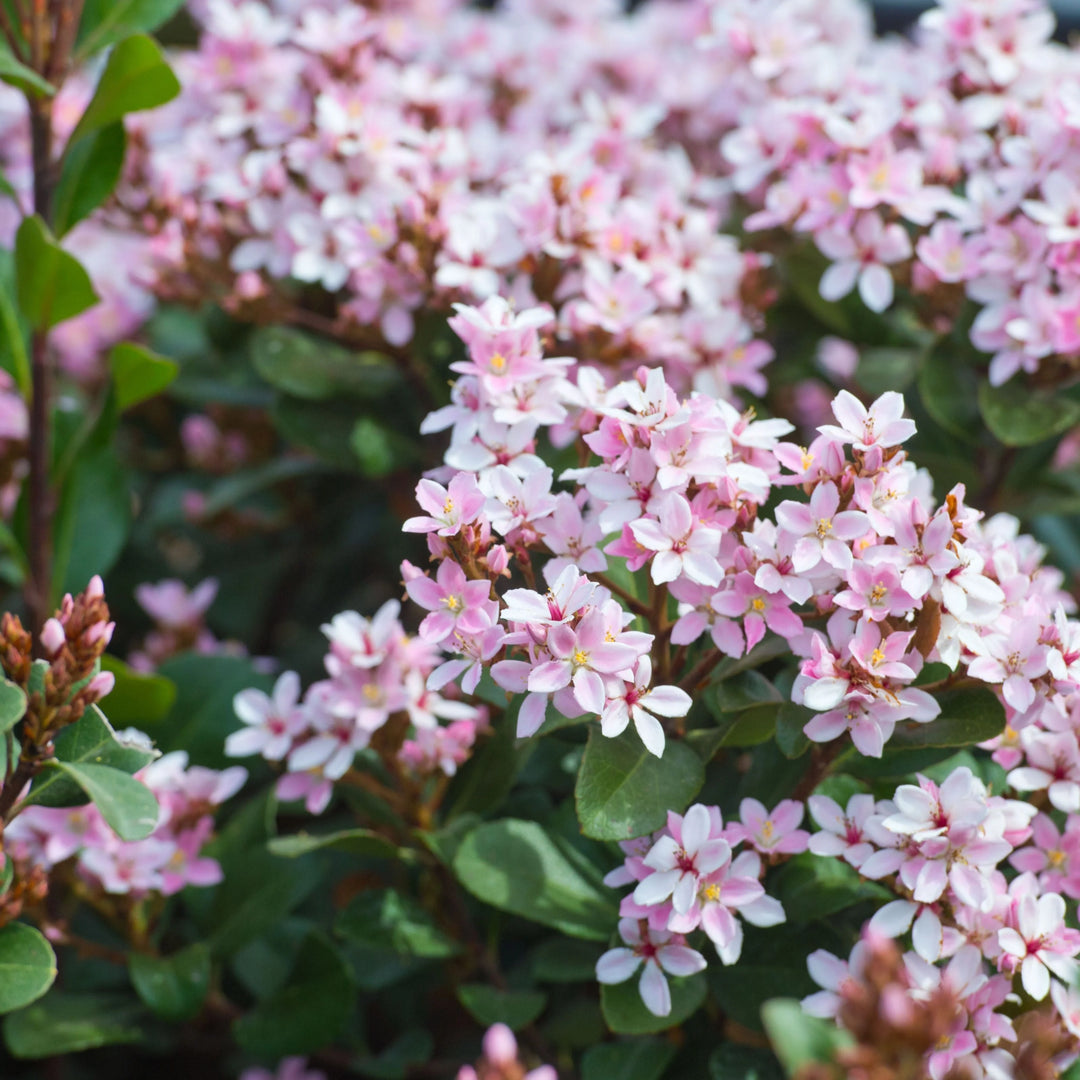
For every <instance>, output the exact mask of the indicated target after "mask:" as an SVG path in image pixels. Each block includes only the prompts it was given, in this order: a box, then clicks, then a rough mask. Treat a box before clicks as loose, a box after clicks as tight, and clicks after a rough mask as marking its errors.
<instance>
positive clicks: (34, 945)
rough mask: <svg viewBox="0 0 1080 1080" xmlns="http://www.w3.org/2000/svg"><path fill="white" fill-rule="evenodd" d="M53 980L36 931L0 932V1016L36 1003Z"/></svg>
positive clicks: (12, 927)
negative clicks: (33, 1002)
mask: <svg viewBox="0 0 1080 1080" xmlns="http://www.w3.org/2000/svg"><path fill="white" fill-rule="evenodd" d="M7 861H8V862H9V863H10V862H11V859H10V858H9V859H8V860H7ZM55 978H56V956H55V954H54V953H53V951H52V946H51V945H50V944H49V943H48V942H47V941H46V940H45V938H44V937H43V936H42V934H41V933H40V931H38V930H35V929H34V928H33V927H32V926H27V925H26V924H25V923H17V922H13V923H8V924H7V926H5V927H4V928H3V929H0V1013H9V1012H11V1011H12V1010H13V1009H21V1008H23V1007H24V1006H25V1005H29V1004H30V1002H32V1001H37V999H38V998H39V997H41V995H42V994H44V993H45V991H46V990H48V989H49V987H50V986H52V984H53V980H54V979H55Z"/></svg>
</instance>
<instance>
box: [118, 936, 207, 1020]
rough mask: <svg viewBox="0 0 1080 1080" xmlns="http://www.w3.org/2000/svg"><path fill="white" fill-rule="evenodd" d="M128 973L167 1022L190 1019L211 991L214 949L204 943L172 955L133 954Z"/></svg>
mask: <svg viewBox="0 0 1080 1080" xmlns="http://www.w3.org/2000/svg"><path fill="white" fill-rule="evenodd" d="M128 974H129V975H130V976H131V983H132V985H133V986H134V987H135V992H136V993H137V994H138V995H139V997H140V998H141V999H142V1000H143V1001H144V1002H145V1003H146V1004H147V1005H148V1006H149V1007H150V1008H151V1009H152V1010H153V1011H154V1012H155V1013H156V1014H157V1015H158V1016H160V1017H161V1018H162V1019H164V1020H176V1021H179V1020H190V1019H191V1018H192V1017H193V1016H196V1015H197V1014H198V1012H199V1011H200V1009H202V1004H203V1001H205V1000H206V994H207V991H208V990H209V989H210V950H209V949H208V948H207V947H206V946H205V945H204V944H203V943H202V942H197V943H196V944H194V945H190V946H188V948H186V949H182V950H181V951H180V952H176V953H173V954H172V955H171V956H150V955H148V954H147V953H138V952H132V953H131V954H130V955H129V957H128Z"/></svg>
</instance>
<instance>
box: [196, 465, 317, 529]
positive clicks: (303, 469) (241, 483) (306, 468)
mask: <svg viewBox="0 0 1080 1080" xmlns="http://www.w3.org/2000/svg"><path fill="white" fill-rule="evenodd" d="M332 471H333V470H330V469H328V468H327V467H326V466H325V465H324V464H323V463H322V462H320V461H312V460H311V459H310V458H306V457H286V458H273V459H272V460H270V461H268V462H266V463H265V464H263V465H256V466H255V467H254V468H251V469H241V470H240V471H239V472H235V473H232V474H231V475H229V476H226V477H223V478H222V479H221V480H219V481H217V482H216V483H215V484H214V486H213V487H212V488H211V489H210V491H209V492H208V493H207V496H206V502H205V503H204V504H203V507H202V511H201V516H202V517H203V518H206V519H209V518H212V517H214V516H215V515H217V514H220V513H221V512H222V511H223V510H231V509H232V508H233V507H235V506H236V505H237V504H238V503H241V502H243V501H244V500H245V499H248V498H250V497H251V496H252V495H256V494H258V493H259V492H260V491H264V490H265V489H266V488H269V487H273V486H274V485H276V484H280V483H284V482H285V481H288V480H295V479H296V478H297V477H304V476H319V475H329V474H330V473H331V472H332Z"/></svg>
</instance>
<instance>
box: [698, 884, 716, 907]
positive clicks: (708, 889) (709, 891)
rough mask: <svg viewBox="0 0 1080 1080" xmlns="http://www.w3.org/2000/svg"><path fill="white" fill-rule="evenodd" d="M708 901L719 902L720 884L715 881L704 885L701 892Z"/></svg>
mask: <svg viewBox="0 0 1080 1080" xmlns="http://www.w3.org/2000/svg"><path fill="white" fill-rule="evenodd" d="M701 895H702V896H703V897H704V898H705V899H706V900H708V901H709V902H710V903H713V904H718V903H720V886H719V885H717V884H716V883H715V882H714V883H713V884H712V885H706V886H705V890H704V892H702V894H701Z"/></svg>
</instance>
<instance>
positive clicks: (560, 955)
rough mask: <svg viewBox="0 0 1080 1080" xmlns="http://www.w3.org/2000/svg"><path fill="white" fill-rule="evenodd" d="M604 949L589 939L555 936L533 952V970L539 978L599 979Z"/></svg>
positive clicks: (575, 980) (543, 979) (550, 979)
mask: <svg viewBox="0 0 1080 1080" xmlns="http://www.w3.org/2000/svg"><path fill="white" fill-rule="evenodd" d="M602 952H603V949H602V948H601V947H600V946H599V945H595V944H593V943H592V942H589V941H578V940H575V939H574V938H564V937H553V938H549V939H548V940H547V941H545V942H544V943H543V944H541V945H539V946H537V948H536V949H534V950H533V953H532V973H533V978H535V979H536V981H537V982H550V983H574V982H587V983H592V982H595V981H596V961H597V960H599V959H600V955H601V953H602Z"/></svg>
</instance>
